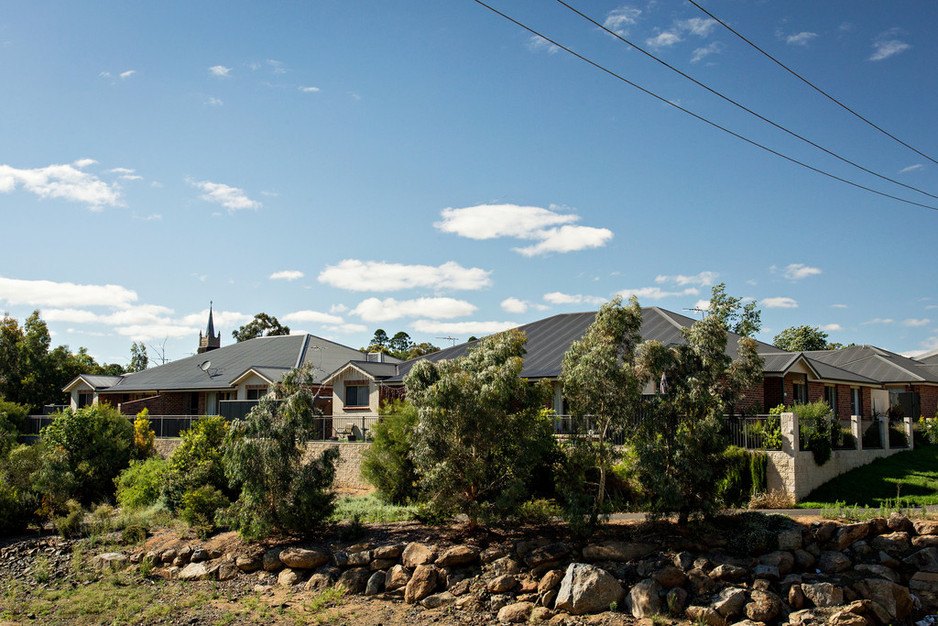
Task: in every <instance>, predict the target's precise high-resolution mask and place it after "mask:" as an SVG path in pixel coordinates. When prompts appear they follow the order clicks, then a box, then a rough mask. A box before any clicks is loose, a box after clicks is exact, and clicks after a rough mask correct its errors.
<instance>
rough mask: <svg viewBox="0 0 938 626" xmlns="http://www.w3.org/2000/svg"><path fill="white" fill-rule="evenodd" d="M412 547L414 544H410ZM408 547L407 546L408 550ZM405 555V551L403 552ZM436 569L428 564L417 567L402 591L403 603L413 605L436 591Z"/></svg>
mask: <svg viewBox="0 0 938 626" xmlns="http://www.w3.org/2000/svg"><path fill="white" fill-rule="evenodd" d="M410 545H414V544H410ZM409 547H410V546H408V548H409ZM404 553H405V554H406V553H407V550H406V549H405V550H404ZM436 585H437V572H436V568H435V567H433V566H432V565H429V564H426V563H425V564H422V565H418V566H417V567H416V569H414V573H413V575H412V576H411V577H410V580H409V581H408V582H407V587H406V588H405V589H404V602H406V603H407V604H414V603H416V602H420V601H421V600H423V599H424V598H426V597H427V596H429V595H430V594H431V593H433V591H434V590H435V589H436Z"/></svg>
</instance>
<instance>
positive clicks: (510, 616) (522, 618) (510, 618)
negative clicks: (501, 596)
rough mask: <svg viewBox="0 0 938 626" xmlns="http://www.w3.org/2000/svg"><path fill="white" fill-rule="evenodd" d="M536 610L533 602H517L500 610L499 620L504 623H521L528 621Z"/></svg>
mask: <svg viewBox="0 0 938 626" xmlns="http://www.w3.org/2000/svg"><path fill="white" fill-rule="evenodd" d="M533 611H534V604H533V603H532V602H515V603H514V604H507V605H505V606H503V607H502V608H500V609H499V610H498V621H499V622H500V623H502V624H521V623H523V622H526V621H528V619H530V617H531V613H532V612H533Z"/></svg>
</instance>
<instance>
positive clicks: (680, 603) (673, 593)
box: [664, 587, 687, 617]
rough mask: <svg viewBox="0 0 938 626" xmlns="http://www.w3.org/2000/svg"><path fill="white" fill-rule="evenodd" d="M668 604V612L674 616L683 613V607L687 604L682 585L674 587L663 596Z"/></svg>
mask: <svg viewBox="0 0 938 626" xmlns="http://www.w3.org/2000/svg"><path fill="white" fill-rule="evenodd" d="M664 599H665V603H666V604H667V605H668V612H669V613H670V614H671V615H674V616H675V617H677V616H679V615H684V607H686V606H687V591H686V590H685V589H684V588H683V587H674V588H673V589H671V590H670V591H668V594H667V595H666V596H665V597H664Z"/></svg>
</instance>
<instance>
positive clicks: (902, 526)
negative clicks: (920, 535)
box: [886, 511, 914, 532]
mask: <svg viewBox="0 0 938 626" xmlns="http://www.w3.org/2000/svg"><path fill="white" fill-rule="evenodd" d="M886 528H888V529H889V530H891V531H893V532H895V531H897V530H901V531H903V532H911V531H912V530H913V529H914V526H913V525H912V520H910V519H909V518H908V517H906V516H905V515H903V514H901V513H899V512H897V511H893V512H892V513H890V514H889V518H888V519H887V520H886Z"/></svg>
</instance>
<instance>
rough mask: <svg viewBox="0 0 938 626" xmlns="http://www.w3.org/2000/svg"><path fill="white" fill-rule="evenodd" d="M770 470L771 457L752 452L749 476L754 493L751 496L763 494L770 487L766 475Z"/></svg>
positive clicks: (762, 453) (763, 453)
mask: <svg viewBox="0 0 938 626" xmlns="http://www.w3.org/2000/svg"><path fill="white" fill-rule="evenodd" d="M768 469H769V455H767V454H766V453H765V452H761V451H760V452H752V453H750V455H749V475H750V477H751V478H750V484H751V485H752V492H751V494H750V495H754V494H757V493H762V492H763V491H765V490H766V489H767V487H768V480H767V478H766V473H767V472H768Z"/></svg>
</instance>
